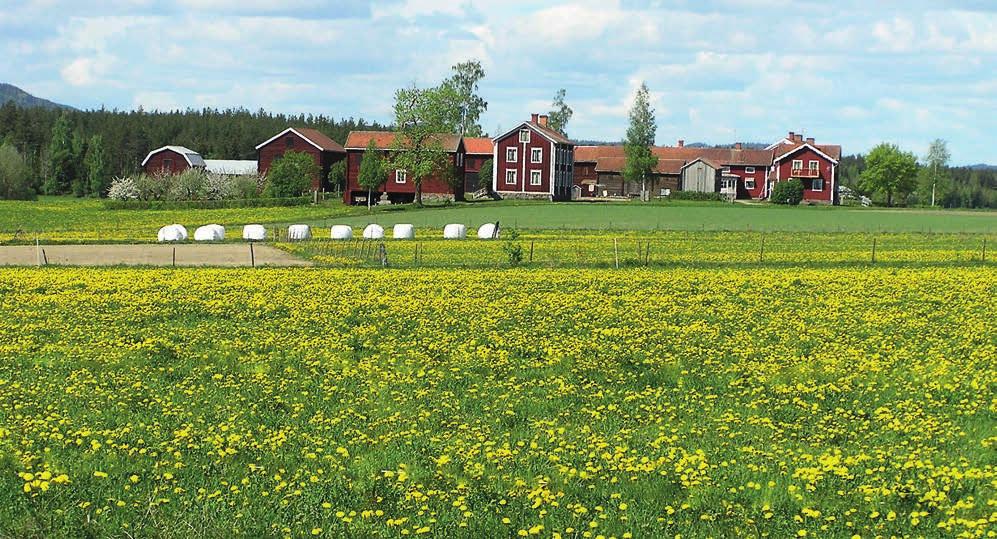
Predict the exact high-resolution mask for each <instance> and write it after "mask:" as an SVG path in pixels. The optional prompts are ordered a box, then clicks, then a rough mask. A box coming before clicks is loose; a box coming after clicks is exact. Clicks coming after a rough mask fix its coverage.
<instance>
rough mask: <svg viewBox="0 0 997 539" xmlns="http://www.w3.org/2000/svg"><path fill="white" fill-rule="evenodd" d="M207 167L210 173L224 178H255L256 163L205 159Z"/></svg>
mask: <svg viewBox="0 0 997 539" xmlns="http://www.w3.org/2000/svg"><path fill="white" fill-rule="evenodd" d="M204 164H205V167H206V168H207V170H208V172H211V173H213V174H221V175H223V176H255V175H256V167H257V163H256V161H244V160H236V159H205V160H204Z"/></svg>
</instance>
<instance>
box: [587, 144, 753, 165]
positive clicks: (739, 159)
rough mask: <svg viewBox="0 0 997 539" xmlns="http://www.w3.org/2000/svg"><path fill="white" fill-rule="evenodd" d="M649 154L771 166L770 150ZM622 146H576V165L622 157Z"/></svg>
mask: <svg viewBox="0 0 997 539" xmlns="http://www.w3.org/2000/svg"><path fill="white" fill-rule="evenodd" d="M651 152H652V153H653V154H654V155H656V156H657V157H658V160H659V161H660V160H670V161H681V162H683V163H687V162H689V161H693V160H695V159H699V158H704V159H709V160H710V161H712V162H714V163H719V164H721V165H723V166H728V165H736V166H761V167H768V166H769V165H771V164H772V152H771V151H770V150H736V149H733V148H692V147H688V146H682V147H675V146H655V147H654V148H651ZM624 155H625V152H624V149H623V145H620V144H616V145H612V146H578V147H576V148H575V162H576V163H593V162H596V161H598V160H599V159H602V158H606V157H624Z"/></svg>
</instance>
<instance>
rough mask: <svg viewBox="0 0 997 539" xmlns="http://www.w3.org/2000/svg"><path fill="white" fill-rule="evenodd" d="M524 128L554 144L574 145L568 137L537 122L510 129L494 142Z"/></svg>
mask: <svg viewBox="0 0 997 539" xmlns="http://www.w3.org/2000/svg"><path fill="white" fill-rule="evenodd" d="M524 127H528V128H530V129H532V130H534V131H536V132H537V133H540V135H541V136H542V137H544V138H545V139H547V140H549V141H551V142H553V143H554V144H573V143H572V142H571V140H570V139H569V138H568V137H565V136H564V135H562V134H560V133H558V132H557V131H554V130H553V129H551V128H549V127H543V126H541V125H540V124H538V123H535V122H523V123H521V124H519V125H517V126H516V127H515V128H514V129H510V130H509V131H506V132H505V133H503V134H501V135H499V136H497V137H495V138H494V139H492V140H496V141H498V140H502V139H504V138H505V137H508V136H509V135H511V134H513V133H515V132H517V131H519V130H520V129H522V128H524Z"/></svg>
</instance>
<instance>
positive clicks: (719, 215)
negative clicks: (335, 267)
mask: <svg viewBox="0 0 997 539" xmlns="http://www.w3.org/2000/svg"><path fill="white" fill-rule="evenodd" d="M494 221H499V222H501V223H502V225H504V226H506V227H513V228H517V229H592V230H606V229H613V230H765V231H793V232H797V231H798V232H839V231H840V232H994V231H997V212H992V211H990V212H988V211H952V210H924V209H870V208H844V207H819V206H815V207H808V206H801V207H782V206H772V205H768V204H760V205H744V204H736V205H730V204H722V203H696V202H684V203H678V202H675V203H670V204H646V205H642V204H640V203H637V202H633V203H604V204H598V203H580V202H574V203H556V204H541V205H538V204H535V203H534V204H516V203H504V204H488V203H479V204H469V205H461V206H458V207H448V208H437V209H428V210H420V211H399V212H389V213H380V212H377V213H375V214H373V215H360V216H354V217H349V218H343V219H335V220H334V221H329V220H324V221H321V224H330V223H333V222H334V223H337V224H339V223H341V224H349V225H354V226H362V225H365V224H367V223H370V222H376V223H378V224H381V225H385V226H387V225H394V224H396V223H412V224H414V225H416V226H417V227H432V228H441V227H443V226H444V225H446V224H448V223H464V224H467V225H469V226H478V225H480V224H481V223H486V222H494Z"/></svg>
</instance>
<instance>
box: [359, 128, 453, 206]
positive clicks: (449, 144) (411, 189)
mask: <svg viewBox="0 0 997 539" xmlns="http://www.w3.org/2000/svg"><path fill="white" fill-rule="evenodd" d="M435 136H436V137H438V142H439V143H440V145H441V146H442V147H443V149H444V150H445V151H446V152H447V154H448V162H449V164H450V165H451V166H452V167H453V169H452V170H450V171H448V173H449V174H452V177H453V178H454V179H455V180H456V181H454V185H451V183H450V182H449V181H447V180H446V178H445V177H444V175H441V174H437V175H433V176H430V177H428V178H424V179H423V180H422V196H423V198H424V199H448V200H455V201H463V200H464V170H465V169H464V166H465V160H464V157H465V149H464V141H463V139H462V138H461V137H460V136H459V135H447V134H439V135H435ZM395 137H396V134H395V133H394V132H391V131H351V132H350V134H349V136H348V137H346V190H345V191H344V192H343V202H345V203H346V204H359V203H361V202H363V203H366V201H367V190H366V189H364V188H363V187H361V186H360V182H359V181H358V178H359V177H360V162H361V161H362V160H363V156H364V153H365V152H366V150H367V145H368V144H369V143H370V142H371V141H373V142H374V146H375V147H376V148H377V150H378V151H380V152H381V156H382V157H384V158H386V159H390V157H391V155H392V153H393V152H395V151H397V150H396V149H395V148H397V143H396V140H395ZM383 193H387V194H388V200H390V201H391V202H392V203H393V204H403V203H409V202H413V201H414V200H415V182H414V181H413V180H412V179H411V178H409V177H408V174H407V173H406V171H404V170H392V171H389V172H387V173H386V174H385V178H384V183H383V184H381V185H380V186H379V187H378V188H377V189H375V190H374V191H373V192H372V195H371V196H373V197H374V198H375V199H376V198H377V197H380V196H381V195H382V194H383ZM375 202H376V200H375Z"/></svg>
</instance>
